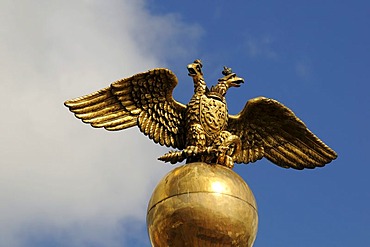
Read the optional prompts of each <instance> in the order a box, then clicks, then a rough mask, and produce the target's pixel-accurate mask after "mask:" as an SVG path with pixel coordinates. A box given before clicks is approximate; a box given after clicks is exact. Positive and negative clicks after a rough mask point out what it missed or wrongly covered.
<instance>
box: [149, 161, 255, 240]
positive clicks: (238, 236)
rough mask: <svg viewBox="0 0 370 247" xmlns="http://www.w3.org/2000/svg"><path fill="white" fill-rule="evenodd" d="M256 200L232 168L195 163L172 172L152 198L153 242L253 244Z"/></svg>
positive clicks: (151, 223)
mask: <svg viewBox="0 0 370 247" xmlns="http://www.w3.org/2000/svg"><path fill="white" fill-rule="evenodd" d="M257 225H258V215H257V206H256V200H255V198H254V196H253V194H252V191H251V190H250V188H249V187H248V185H247V184H246V183H245V182H244V180H243V179H242V178H241V177H240V176H239V175H238V174H236V173H235V172H233V171H232V170H231V169H229V168H227V167H224V166H220V165H209V164H206V163H202V162H196V163H191V164H186V165H183V166H180V167H178V168H176V169H174V170H172V171H171V172H169V173H168V174H167V175H166V176H165V177H164V178H163V179H162V180H161V181H160V182H159V184H158V185H157V187H156V188H155V190H154V192H153V194H152V197H151V199H150V201H149V205H148V212H147V227H148V232H149V237H150V241H151V244H152V246H154V247H164V246H170V247H179V246H220V247H221V246H247V247H249V246H252V245H253V242H254V240H255V238H256V234H257Z"/></svg>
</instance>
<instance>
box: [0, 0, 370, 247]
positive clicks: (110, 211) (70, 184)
mask: <svg viewBox="0 0 370 247" xmlns="http://www.w3.org/2000/svg"><path fill="white" fill-rule="evenodd" d="M0 7H1V9H2V10H3V12H4V13H3V14H2V15H1V16H0V27H1V28H0V33H1V37H2V38H1V39H0V52H1V54H2V56H1V57H0V63H1V66H0V68H1V73H0V80H1V85H2V90H1V92H0V96H1V98H2V99H3V103H2V104H1V106H0V112H1V114H2V115H3V118H2V121H1V122H0V127H1V129H2V138H1V140H0V146H1V149H0V157H2V161H1V162H0V171H1V172H0V184H1V186H0V201H1V204H0V246H4V247H7V246H11V247H23V246H27V247H33V246H37V247H40V246H41V247H43V246H48V247H49V246H53V247H54V246H58V247H59V246H72V247H74V246H89V247H90V246H94V247H105V246H113V247H115V246H117V247H118V246H133V247H135V246H150V244H149V240H148V237H147V233H146V226H145V212H146V205H147V202H148V200H149V198H150V194H151V192H152V190H153V189H154V187H155V185H156V184H157V182H158V181H159V180H160V179H161V177H163V176H164V175H165V174H166V173H167V172H168V171H169V170H170V169H172V168H173V167H172V166H170V165H167V164H162V163H161V162H159V161H157V160H156V158H157V157H158V156H160V155H161V154H163V153H164V152H166V151H167V149H166V148H162V147H158V146H156V145H154V144H153V143H152V142H151V141H150V140H147V138H146V137H144V136H143V135H142V134H140V133H139V131H138V130H135V129H132V130H131V129H130V130H127V131H121V132H114V133H112V132H107V131H104V130H97V129H93V128H91V127H90V126H88V125H84V124H82V123H81V122H80V121H78V120H76V119H75V118H74V117H73V115H72V114H70V113H69V112H68V110H67V109H66V108H65V107H64V106H63V102H64V100H66V99H69V98H74V97H78V96H81V95H84V94H87V93H90V92H93V91H96V90H98V89H101V88H103V87H106V86H108V85H109V83H111V82H113V81H115V80H117V79H119V78H122V77H128V76H130V75H132V74H135V73H138V72H142V71H146V70H148V69H151V68H155V67H167V68H169V69H171V70H172V71H174V73H175V74H176V75H177V76H178V78H179V85H178V86H177V88H176V89H175V92H174V97H175V99H177V100H178V101H181V102H182V103H187V101H188V100H189V98H190V97H191V95H192V91H193V87H192V83H191V79H190V78H189V77H188V76H187V70H186V65H187V64H188V63H190V62H192V61H193V60H194V59H196V58H200V59H202V61H203V65H204V67H203V71H204V74H205V78H206V81H207V82H209V83H211V82H215V81H216V80H217V79H218V78H219V77H220V72H221V70H222V66H224V65H226V66H229V67H232V68H233V71H234V72H236V73H237V74H238V75H239V76H241V77H243V78H244V79H245V82H246V83H244V84H243V85H242V87H240V88H238V89H231V90H230V91H229V92H228V97H227V100H228V106H229V109H230V112H231V113H233V114H236V113H237V112H239V111H240V110H241V109H242V108H243V107H244V104H245V102H246V101H247V100H248V99H250V98H253V97H257V96H265V97H269V98H274V99H276V100H279V101H280V102H282V103H284V104H285V105H286V106H288V107H289V108H290V109H292V110H293V111H294V112H295V113H296V115H297V116H298V117H299V118H301V119H302V120H303V121H304V122H305V123H306V125H307V126H308V128H309V129H310V130H312V131H313V132H314V133H315V134H316V135H317V136H318V137H320V138H321V139H322V140H323V141H324V142H325V143H326V144H328V145H329V146H330V147H332V148H333V149H334V150H335V151H336V152H337V153H338V155H339V157H338V159H337V160H335V161H334V162H332V163H331V164H329V165H327V166H326V167H324V168H318V169H314V170H304V171H296V170H289V169H283V168H280V167H278V166H275V165H273V164H271V163H270V162H269V161H267V160H264V159H263V160H261V161H258V162H256V163H254V164H249V165H237V166H236V167H235V169H234V170H235V171H236V172H237V173H238V174H240V175H241V176H242V177H243V178H244V179H245V180H246V181H247V183H248V184H249V186H250V187H251V188H252V190H253V192H254V195H255V197H256V200H257V204H258V211H259V230H258V235H257V239H256V242H255V245H254V246H256V247H269V246H284V247H289V246H292V247H293V246H294V247H297V246H300V247H306V246H307V247H310V246H317V247H320V246H322V247H328V246H330V247H331V246H333V247H337V246H368V245H370V240H369V238H368V233H369V232H370V224H369V222H370V214H369V213H368V210H369V208H370V192H369V186H370V184H369V179H368V172H370V168H369V161H368V159H367V158H366V153H367V152H368V148H369V147H370V141H369V139H370V132H369V130H368V126H369V120H370V109H369V106H370V99H369V91H370V87H369V85H368V80H369V78H370V70H369V65H370V56H369V54H370V33H369V31H368V29H369V28H368V27H369V25H370V15H369V11H370V3H369V2H368V1H361V0H358V1H332V0H328V1H315V0H313V1H272V0H266V1H257V0H248V1H230V2H225V1H209V0H206V1H199V2H197V3H189V2H179V1H166V2H164V1H155V0H140V1H129V0H114V1H104V2H103V1H97V0H95V1H94V0H91V1H38V2H37V3H29V2H28V1H21V0H18V1H7V0H1V1H0ZM141 149H143V150H145V155H143V153H142V151H140V150H141Z"/></svg>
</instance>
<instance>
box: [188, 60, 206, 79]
mask: <svg viewBox="0 0 370 247" xmlns="http://www.w3.org/2000/svg"><path fill="white" fill-rule="evenodd" d="M202 67H203V65H202V62H201V61H200V60H199V59H197V60H195V61H194V62H193V63H191V64H189V65H188V67H187V68H188V71H189V73H188V75H189V76H191V77H193V79H194V80H196V79H200V78H203V72H202Z"/></svg>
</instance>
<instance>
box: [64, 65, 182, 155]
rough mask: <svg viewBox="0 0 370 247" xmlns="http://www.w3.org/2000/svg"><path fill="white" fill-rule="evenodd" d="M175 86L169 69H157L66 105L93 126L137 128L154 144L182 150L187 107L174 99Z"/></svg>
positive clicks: (120, 128) (126, 79) (118, 82)
mask: <svg viewBox="0 0 370 247" xmlns="http://www.w3.org/2000/svg"><path fill="white" fill-rule="evenodd" d="M176 85H177V78H176V76H175V75H174V74H173V73H172V72H171V71H170V70H168V69H162V68H158V69H153V70H149V71H148V72H144V73H140V74H136V75H134V76H132V77H129V78H124V79H121V80H118V81H116V82H113V83H112V84H111V85H110V86H109V87H107V88H104V89H102V90H99V91H97V92H94V93H92V94H89V95H86V96H82V97H79V98H76V99H72V100H68V101H66V102H65V103H64V104H65V105H66V106H67V107H68V108H69V110H70V111H71V112H73V113H74V114H75V116H76V117H77V118H79V119H81V120H82V121H83V122H85V123H89V124H90V125H91V126H93V127H96V128H101V127H103V128H105V129H107V130H112V131H114V130H122V129H126V128H129V127H133V126H136V125H138V127H139V128H140V131H141V132H143V133H144V134H145V135H147V136H148V137H149V138H150V139H152V140H153V141H154V142H155V143H160V144H161V145H166V146H168V147H174V148H179V149H183V148H184V134H185V133H184V128H183V124H184V121H183V119H184V113H185V110H186V106H185V105H183V104H181V103H179V102H177V101H176V100H174V99H173V97H172V92H173V89H174V88H175V86H176Z"/></svg>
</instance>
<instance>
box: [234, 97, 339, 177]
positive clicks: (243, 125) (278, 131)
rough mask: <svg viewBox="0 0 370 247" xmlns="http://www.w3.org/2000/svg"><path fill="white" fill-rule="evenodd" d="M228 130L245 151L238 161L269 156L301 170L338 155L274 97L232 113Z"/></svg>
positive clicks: (252, 160) (272, 159)
mask: <svg viewBox="0 0 370 247" xmlns="http://www.w3.org/2000/svg"><path fill="white" fill-rule="evenodd" d="M228 130H229V131H230V132H231V133H233V134H235V135H237V136H239V137H240V138H241V141H242V151H241V153H240V154H239V155H238V156H237V157H235V158H234V160H235V162H237V163H249V162H255V161H256V160H259V159H261V158H262V157H266V158H267V159H269V160H270V161H271V162H273V163H275V164H277V165H279V166H281V167H285V168H289V167H291V168H295V169H299V170H300V169H304V168H315V167H318V166H324V165H325V164H327V163H329V162H331V161H332V160H333V159H335V158H336V157H337V154H336V153H335V152H334V151H333V150H332V149H331V148H329V147H328V146H327V145H325V144H324V143H323V142H322V141H321V140H320V139H319V138H318V137H316V136H315V135H314V134H313V133H312V132H311V131H310V130H309V129H307V127H306V125H305V124H304V123H303V122H302V121H301V120H300V119H299V118H298V117H296V116H295V114H294V113H293V112H292V111H291V110H290V109H289V108H287V107H286V106H284V105H283V104H281V103H279V102H278V101H276V100H273V99H268V98H264V97H258V98H254V99H252V100H249V101H248V102H247V104H246V105H245V107H244V109H243V110H242V111H241V112H240V113H239V114H238V115H236V116H231V115H229V124H228Z"/></svg>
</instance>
